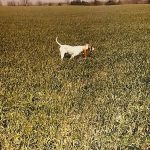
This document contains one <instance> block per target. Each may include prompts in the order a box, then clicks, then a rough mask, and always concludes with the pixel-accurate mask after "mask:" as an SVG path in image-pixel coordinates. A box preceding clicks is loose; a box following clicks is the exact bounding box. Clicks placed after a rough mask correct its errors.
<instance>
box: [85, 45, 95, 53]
mask: <svg viewBox="0 0 150 150" xmlns="http://www.w3.org/2000/svg"><path fill="white" fill-rule="evenodd" d="M85 47H86V50H88V51H89V52H91V53H92V52H93V51H94V50H95V49H94V47H93V46H92V45H91V44H86V45H85Z"/></svg>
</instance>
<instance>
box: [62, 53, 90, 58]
mask: <svg viewBox="0 0 150 150" xmlns="http://www.w3.org/2000/svg"><path fill="white" fill-rule="evenodd" d="M87 57H92V53H88V54H87ZM70 58H71V55H70V54H68V53H65V55H64V59H70ZM80 58H84V57H83V54H82V53H81V54H80V55H77V56H75V57H74V59H80Z"/></svg>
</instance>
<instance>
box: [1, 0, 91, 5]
mask: <svg viewBox="0 0 150 150" xmlns="http://www.w3.org/2000/svg"><path fill="white" fill-rule="evenodd" d="M0 1H2V3H3V4H7V2H8V1H21V0H0ZM29 1H30V2H32V3H36V2H39V1H41V2H56V3H59V2H65V1H66V0H29ZM70 1H71V0H70ZM84 1H87V2H89V1H92V0H84Z"/></svg>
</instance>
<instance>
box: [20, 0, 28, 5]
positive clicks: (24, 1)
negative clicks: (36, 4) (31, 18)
mask: <svg viewBox="0 0 150 150" xmlns="http://www.w3.org/2000/svg"><path fill="white" fill-rule="evenodd" d="M20 3H21V5H23V6H28V5H29V4H30V1H29V0H21V2H20Z"/></svg>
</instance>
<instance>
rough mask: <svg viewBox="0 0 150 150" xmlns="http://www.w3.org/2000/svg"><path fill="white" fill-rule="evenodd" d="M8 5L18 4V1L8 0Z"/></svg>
mask: <svg viewBox="0 0 150 150" xmlns="http://www.w3.org/2000/svg"><path fill="white" fill-rule="evenodd" d="M7 6H16V3H15V1H14V0H12V1H8V2H7Z"/></svg>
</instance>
